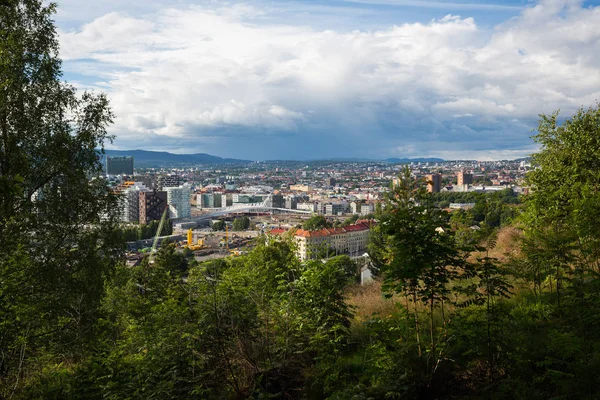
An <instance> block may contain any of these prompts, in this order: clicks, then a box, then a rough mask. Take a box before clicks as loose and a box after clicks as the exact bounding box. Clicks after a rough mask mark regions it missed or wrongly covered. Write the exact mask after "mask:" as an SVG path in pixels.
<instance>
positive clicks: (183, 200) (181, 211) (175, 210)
mask: <svg viewBox="0 0 600 400" xmlns="http://www.w3.org/2000/svg"><path fill="white" fill-rule="evenodd" d="M164 190H165V191H166V192H167V204H168V205H169V217H170V218H172V219H173V218H189V217H190V216H191V215H192V211H191V206H190V197H191V196H192V188H191V187H190V185H188V184H183V185H181V186H179V187H167V188H165V189H164Z"/></svg>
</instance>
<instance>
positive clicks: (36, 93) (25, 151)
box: [0, 0, 121, 397]
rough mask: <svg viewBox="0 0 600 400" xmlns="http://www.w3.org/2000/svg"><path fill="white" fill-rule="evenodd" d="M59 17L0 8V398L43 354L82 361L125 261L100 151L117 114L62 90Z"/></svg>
mask: <svg viewBox="0 0 600 400" xmlns="http://www.w3.org/2000/svg"><path fill="white" fill-rule="evenodd" d="M55 8H56V6H55V5H54V4H49V5H43V4H42V2H41V1H38V0H8V1H5V2H3V3H2V5H1V6H0V55H1V56H0V281H1V282H2V284H1V285H0V321H1V322H0V348H1V349H2V351H1V353H2V356H1V358H0V397H12V396H14V395H15V393H18V392H19V390H20V389H21V388H22V387H23V385H24V384H26V382H27V381H28V377H30V376H31V375H32V374H33V373H34V371H35V370H37V369H39V368H43V364H41V363H39V362H38V360H36V357H41V353H43V352H47V354H48V359H50V360H52V359H55V360H56V361H57V362H58V360H71V359H74V358H77V357H81V356H82V355H84V354H85V353H86V351H87V343H89V342H90V341H91V340H93V325H94V321H95V320H96V318H97V317H98V307H99V303H100V300H101V297H102V292H103V287H104V278H105V277H106V276H107V275H109V274H110V271H111V269H112V266H113V265H114V264H115V263H116V258H117V257H119V256H120V252H121V243H120V242H119V241H120V237H119V236H120V235H117V234H115V232H114V229H113V227H114V224H113V221H114V217H113V215H112V211H111V210H113V209H114V208H115V204H116V203H115V198H114V196H113V195H112V194H111V192H110V191H109V189H108V187H107V185H106V182H105V181H104V180H103V179H101V178H100V177H99V176H100V172H101V168H102V166H101V163H100V153H99V151H98V150H97V149H102V148H103V146H104V143H105V141H107V140H110V139H111V137H110V136H109V135H108V134H107V131H106V129H107V126H108V125H109V124H110V123H111V122H112V118H113V115H112V113H111V111H110V109H109V106H108V100H107V98H106V96H104V95H103V94H92V93H84V94H83V95H82V96H78V95H77V94H76V92H75V89H74V88H73V87H72V86H69V85H68V84H66V83H64V82H62V81H61V61H60V59H59V58H58V39H57V35H56V30H55V27H54V25H53V22H52V14H53V13H54V11H55ZM26 371H27V373H26Z"/></svg>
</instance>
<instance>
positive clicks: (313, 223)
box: [302, 215, 331, 231]
mask: <svg viewBox="0 0 600 400" xmlns="http://www.w3.org/2000/svg"><path fill="white" fill-rule="evenodd" d="M302 227H303V228H304V229H306V230H307V231H316V230H319V229H323V228H330V227H331V224H330V223H329V221H327V218H325V217H324V216H322V215H313V216H312V217H310V218H309V219H307V220H306V221H305V222H304V224H302Z"/></svg>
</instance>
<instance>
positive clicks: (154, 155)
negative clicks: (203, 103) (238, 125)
mask: <svg viewBox="0 0 600 400" xmlns="http://www.w3.org/2000/svg"><path fill="white" fill-rule="evenodd" d="M106 155H107V156H110V157H114V156H133V160H134V165H135V167H136V168H159V167H164V166H167V165H201V164H205V165H214V164H242V163H249V162H252V161H250V160H238V159H235V158H221V157H217V156H211V155H210V154H206V153H196V154H173V153H168V152H166V151H147V150H106Z"/></svg>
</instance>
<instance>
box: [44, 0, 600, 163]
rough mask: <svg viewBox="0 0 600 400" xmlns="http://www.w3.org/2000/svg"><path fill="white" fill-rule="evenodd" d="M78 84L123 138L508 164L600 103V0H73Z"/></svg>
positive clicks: (132, 144) (71, 69) (282, 153)
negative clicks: (100, 95) (554, 118)
mask: <svg viewBox="0 0 600 400" xmlns="http://www.w3.org/2000/svg"><path fill="white" fill-rule="evenodd" d="M56 21H57V24H58V27H59V34H60V40H61V56H62V57H63V59H64V60H65V61H64V71H65V79H66V80H68V81H69V82H71V83H73V84H75V85H76V86H77V87H78V88H80V89H82V90H84V89H91V90H101V91H104V92H106V93H107V94H108V96H109V97H110V99H111V105H112V107H113V110H114V112H115V114H116V117H117V118H116V120H115V124H114V125H113V126H112V127H111V131H112V133H114V134H115V135H116V136H117V139H116V140H115V142H114V144H113V146H112V148H117V149H135V148H141V149H146V150H166V151H171V152H178V153H192V152H206V153H210V154H214V155H219V156H224V157H238V158H246V159H257V160H261V159H313V158H327V157H368V158H387V157H420V156H435V157H442V158H446V159H456V158H476V159H501V158H516V157H521V156H524V155H527V154H530V153H531V152H533V151H535V145H534V144H533V143H532V141H531V139H530V136H531V134H532V132H531V130H532V129H533V128H535V126H536V121H537V115H538V114H539V113H550V112H552V111H554V110H556V109H560V110H561V113H562V115H569V114H570V113H573V112H574V111H575V110H576V109H577V108H579V107H582V106H583V107H589V106H593V105H595V104H596V102H597V101H598V100H600V7H598V2H597V1H596V2H584V3H582V2H578V1H567V0H544V1H541V2H521V1H514V0H513V1H503V2H496V1H494V2H492V1H466V2H465V1H463V2H458V1H453V2H447V1H420V0H336V1H273V0H272V1H266V0H265V1H246V2H241V1H240V2H238V1H231V2H224V1H198V0H196V1H184V0H177V1H166V0H143V1H142V0H130V1H128V2H123V1H120V0H104V1H102V2H92V1H82V0H64V1H62V2H60V1H59V12H58V15H57V16H56Z"/></svg>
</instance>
